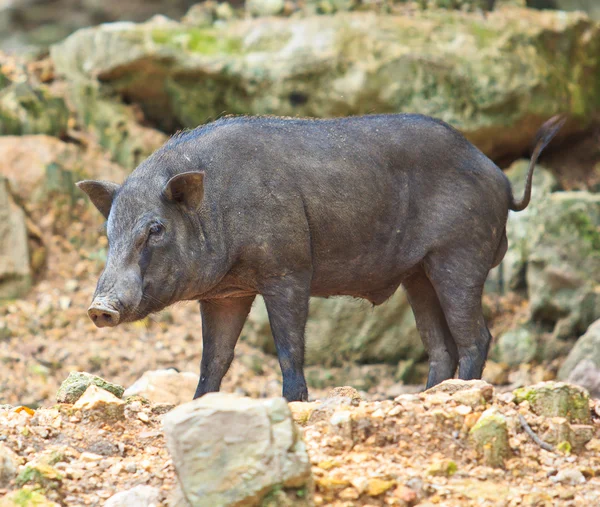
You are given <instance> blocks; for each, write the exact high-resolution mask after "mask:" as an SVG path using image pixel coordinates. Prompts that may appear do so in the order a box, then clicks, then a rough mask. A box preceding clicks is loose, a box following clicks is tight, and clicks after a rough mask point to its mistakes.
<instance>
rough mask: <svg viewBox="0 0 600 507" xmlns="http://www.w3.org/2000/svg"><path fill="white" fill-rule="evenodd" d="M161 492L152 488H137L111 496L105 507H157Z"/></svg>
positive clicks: (141, 486)
mask: <svg viewBox="0 0 600 507" xmlns="http://www.w3.org/2000/svg"><path fill="white" fill-rule="evenodd" d="M159 502H160V490H159V489H158V488H153V487H152V486H143V485H140V486H136V487H135V488H131V489H128V490H126V491H121V492H120V493H117V494H116V495H113V496H111V497H110V498H109V499H108V500H107V501H106V502H105V504H104V507H157V506H158V505H159Z"/></svg>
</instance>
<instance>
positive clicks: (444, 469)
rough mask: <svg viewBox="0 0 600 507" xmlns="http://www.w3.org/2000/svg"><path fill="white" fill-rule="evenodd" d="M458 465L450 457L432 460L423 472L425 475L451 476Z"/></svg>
mask: <svg viewBox="0 0 600 507" xmlns="http://www.w3.org/2000/svg"><path fill="white" fill-rule="evenodd" d="M457 470H458V467H457V465H456V463H455V462H454V461H452V460H450V459H445V460H437V461H434V462H433V463H432V464H431V465H429V467H428V468H427V471H426V472H425V473H426V474H427V475H434V476H438V477H451V476H452V475H454V474H455V473H456V471H457Z"/></svg>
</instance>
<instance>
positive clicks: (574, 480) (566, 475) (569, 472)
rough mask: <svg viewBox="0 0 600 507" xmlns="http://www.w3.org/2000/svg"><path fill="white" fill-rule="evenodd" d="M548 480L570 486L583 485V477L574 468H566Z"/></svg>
mask: <svg viewBox="0 0 600 507" xmlns="http://www.w3.org/2000/svg"><path fill="white" fill-rule="evenodd" d="M550 480H551V481H552V482H561V483H563V484H570V485H572V486H577V485H578V484H584V483H585V477H584V476H583V474H582V473H581V472H580V471H579V470H577V469H575V468H566V469H563V470H560V471H559V472H558V473H557V474H556V475H554V476H552V477H550Z"/></svg>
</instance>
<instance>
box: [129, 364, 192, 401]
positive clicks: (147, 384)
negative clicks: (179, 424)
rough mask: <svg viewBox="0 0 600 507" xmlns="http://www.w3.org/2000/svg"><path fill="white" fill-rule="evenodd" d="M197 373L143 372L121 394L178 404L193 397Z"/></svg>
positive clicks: (171, 371)
mask: <svg viewBox="0 0 600 507" xmlns="http://www.w3.org/2000/svg"><path fill="white" fill-rule="evenodd" d="M197 385H198V375H197V374H196V373H191V372H177V371H175V370H153V371H147V372H144V374H143V375H142V376H141V377H140V378H139V379H138V380H136V381H135V382H134V383H133V384H132V385H131V386H130V387H128V388H127V389H126V390H125V393H123V396H124V397H125V398H127V397H128V396H133V395H139V396H143V397H144V398H146V399H148V400H150V401H152V402H154V403H171V404H173V405H179V404H180V403H187V402H188V401H191V400H192V399H193V398H194V393H195V392H196V386H197Z"/></svg>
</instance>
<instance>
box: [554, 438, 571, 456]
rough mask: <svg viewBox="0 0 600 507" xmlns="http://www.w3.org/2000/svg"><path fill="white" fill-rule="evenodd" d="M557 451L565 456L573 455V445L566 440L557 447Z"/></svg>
mask: <svg viewBox="0 0 600 507" xmlns="http://www.w3.org/2000/svg"><path fill="white" fill-rule="evenodd" d="M556 449H557V450H558V451H559V452H562V453H563V454H571V449H572V447H571V443H570V442H568V441H567V440H565V441H564V442H561V443H560V444H558V445H557V446H556Z"/></svg>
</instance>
